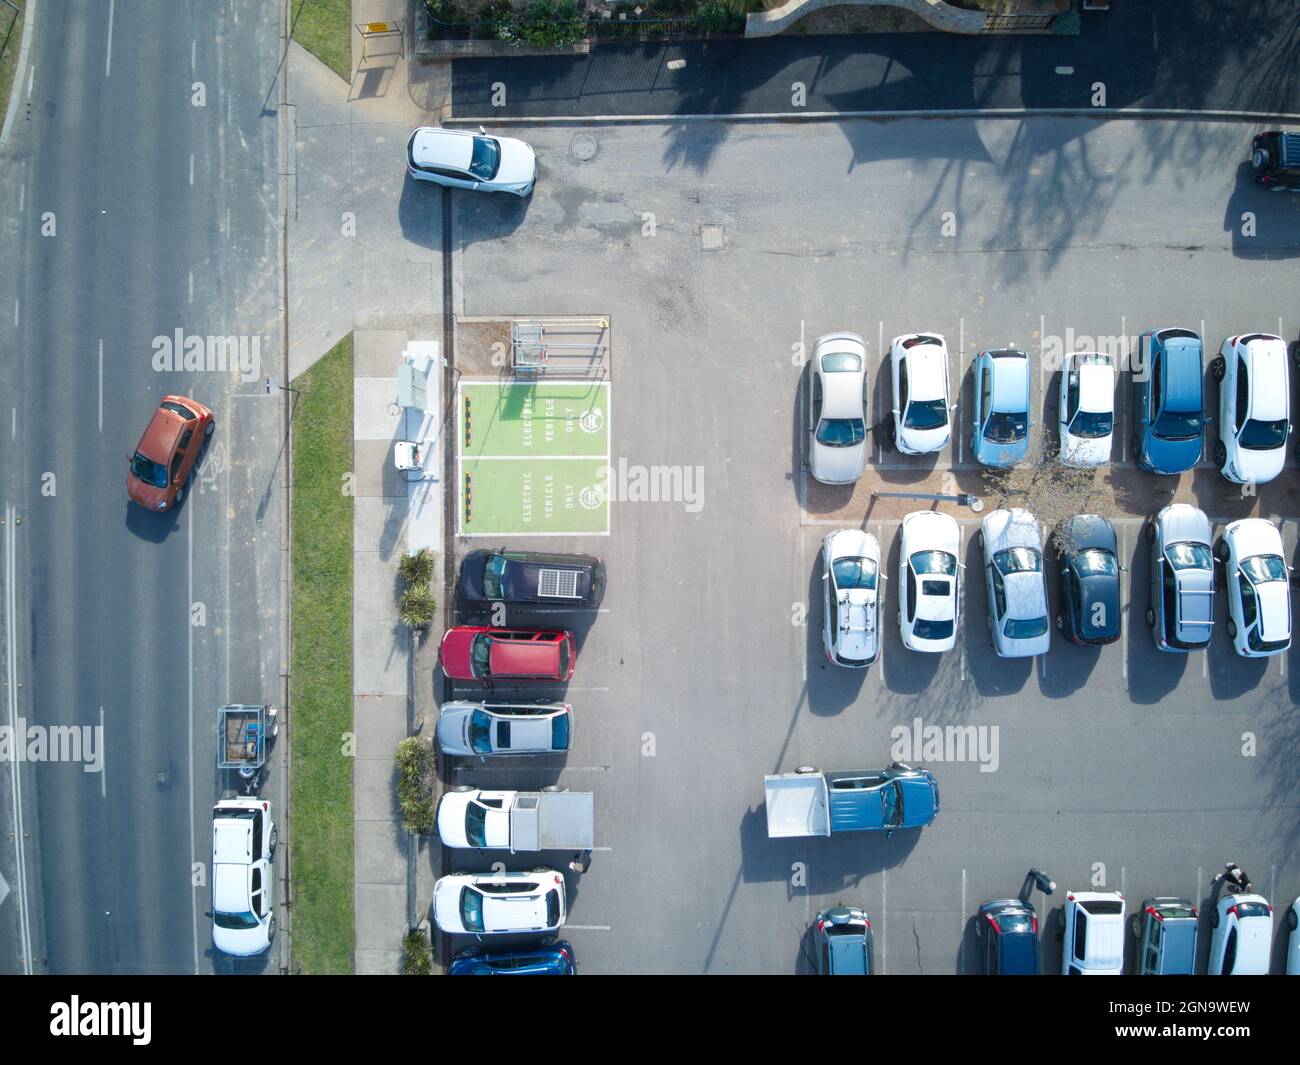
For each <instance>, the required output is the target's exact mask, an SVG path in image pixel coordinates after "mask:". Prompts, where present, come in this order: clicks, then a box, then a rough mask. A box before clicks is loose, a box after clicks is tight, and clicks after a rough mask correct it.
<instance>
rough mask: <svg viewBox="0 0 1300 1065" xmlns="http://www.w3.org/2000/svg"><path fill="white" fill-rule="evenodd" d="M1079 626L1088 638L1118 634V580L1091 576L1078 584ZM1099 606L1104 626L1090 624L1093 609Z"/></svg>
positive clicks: (1095, 575) (1096, 575) (1116, 578)
mask: <svg viewBox="0 0 1300 1065" xmlns="http://www.w3.org/2000/svg"><path fill="white" fill-rule="evenodd" d="M1079 593H1080V594H1079V599H1080V603H1079V608H1080V611H1081V619H1080V626H1081V628H1082V629H1083V632H1084V634H1085V635H1087V636H1090V637H1104V636H1113V635H1117V634H1118V633H1119V624H1120V622H1119V617H1120V610H1119V578H1118V577H1107V576H1104V575H1102V574H1093V575H1092V576H1089V577H1084V578H1083V579H1082V580H1081V581H1080V582H1079ZM1098 605H1100V606H1101V607H1102V608H1103V614H1102V616H1103V617H1105V618H1106V624H1105V625H1094V624H1093V623H1092V613H1093V608H1094V607H1096V606H1098Z"/></svg>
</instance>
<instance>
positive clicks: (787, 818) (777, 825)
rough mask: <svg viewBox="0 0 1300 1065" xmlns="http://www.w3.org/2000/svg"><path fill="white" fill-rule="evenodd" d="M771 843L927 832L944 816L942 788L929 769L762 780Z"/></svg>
mask: <svg viewBox="0 0 1300 1065" xmlns="http://www.w3.org/2000/svg"><path fill="white" fill-rule="evenodd" d="M763 790H764V794H765V799H766V803H767V834H768V837H769V838H771V839H783V838H789V837H795V836H829V835H830V834H831V833H833V832H886V833H888V834H889V835H891V836H892V835H893V833H894V832H895V831H897V830H898V829H900V828H924V827H925V826H926V825H928V824H929V823H930V822H931V821H933V820H934V819H935V818H936V817H937V816H938V814H939V784H938V782H937V781H936V780H935V779H934V774H933V773H931V772H930V771H929V770H928V769H913V768H912V767H911V766H908V765H904V764H903V763H902V762H894V763H892V764H891V765H889V766H888V767H887V768H885V769H868V770H862V771H860V772H844V773H821V772H818V771H817V770H816V769H813V768H812V767H811V766H802V767H801V768H799V769H797V770H795V771H794V772H793V773H778V774H775V775H772V776H766V777H764V778H763Z"/></svg>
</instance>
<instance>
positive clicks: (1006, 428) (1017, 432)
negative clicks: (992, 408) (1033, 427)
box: [984, 411, 1029, 444]
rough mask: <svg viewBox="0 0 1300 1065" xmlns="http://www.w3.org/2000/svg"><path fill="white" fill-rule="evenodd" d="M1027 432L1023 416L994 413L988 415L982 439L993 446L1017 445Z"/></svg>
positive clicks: (1026, 423)
mask: <svg viewBox="0 0 1300 1065" xmlns="http://www.w3.org/2000/svg"><path fill="white" fill-rule="evenodd" d="M1028 431H1029V425H1028V422H1027V421H1026V419H1025V416H1024V415H1023V414H1007V413H1004V412H1001V411H996V412H994V413H993V414H990V415H989V420H988V424H987V425H985V426H984V439H986V440H991V441H992V442H993V443H995V444H1017V443H1019V442H1020V441H1021V440H1023V439H1024V438H1025V436H1026V434H1027V433H1028Z"/></svg>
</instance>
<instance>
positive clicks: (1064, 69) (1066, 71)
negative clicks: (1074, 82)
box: [1056, 67, 1074, 76]
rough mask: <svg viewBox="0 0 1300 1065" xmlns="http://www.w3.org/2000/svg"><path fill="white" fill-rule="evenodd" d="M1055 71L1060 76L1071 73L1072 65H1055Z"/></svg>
mask: <svg viewBox="0 0 1300 1065" xmlns="http://www.w3.org/2000/svg"><path fill="white" fill-rule="evenodd" d="M1056 72H1057V73H1058V74H1060V75H1062V76H1065V75H1069V74H1073V73H1074V67H1057V68H1056Z"/></svg>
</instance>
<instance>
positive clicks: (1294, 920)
mask: <svg viewBox="0 0 1300 1065" xmlns="http://www.w3.org/2000/svg"><path fill="white" fill-rule="evenodd" d="M1298 924H1300V917H1296V912H1295V909H1294V908H1292V909H1290V910H1287V911H1286V926H1287V928H1288V929H1290V930H1291V931H1292V932H1294V931H1295V930H1296V925H1298Z"/></svg>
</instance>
